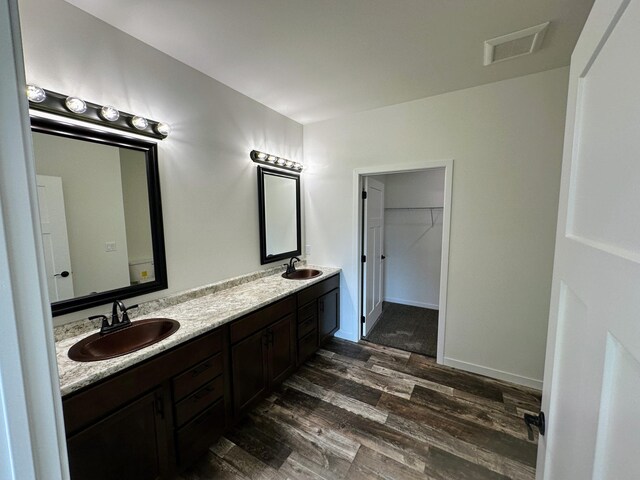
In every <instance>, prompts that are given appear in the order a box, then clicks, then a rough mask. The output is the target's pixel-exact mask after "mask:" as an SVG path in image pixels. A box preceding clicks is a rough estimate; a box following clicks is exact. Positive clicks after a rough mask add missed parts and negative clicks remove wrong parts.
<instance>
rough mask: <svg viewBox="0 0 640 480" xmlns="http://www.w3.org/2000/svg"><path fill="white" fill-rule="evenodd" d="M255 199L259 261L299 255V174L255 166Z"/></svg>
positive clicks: (263, 261)
mask: <svg viewBox="0 0 640 480" xmlns="http://www.w3.org/2000/svg"><path fill="white" fill-rule="evenodd" d="M258 201H259V218H260V262H261V263H262V264H263V265H264V264H265V263H271V262H277V261H278V260H282V259H287V258H289V257H293V256H295V255H300V252H301V245H300V244H301V235H300V176H299V175H295V174H292V173H285V172H281V171H278V170H272V169H269V168H264V167H258Z"/></svg>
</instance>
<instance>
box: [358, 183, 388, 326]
mask: <svg viewBox="0 0 640 480" xmlns="http://www.w3.org/2000/svg"><path fill="white" fill-rule="evenodd" d="M364 191H365V192H366V199H364V200H363V202H364V215H363V216H364V225H363V227H364V228H363V245H364V252H363V254H364V255H365V258H366V260H365V261H364V265H363V280H364V283H363V287H362V288H363V301H362V304H363V312H364V313H363V314H364V324H363V326H362V335H363V336H364V335H367V333H368V332H370V331H371V329H372V328H373V326H374V325H375V323H376V322H377V321H378V318H380V314H381V313H382V299H383V290H382V288H383V285H384V282H383V278H384V277H383V273H384V272H383V271H382V269H383V262H382V260H383V250H382V249H383V245H384V184H383V183H382V182H380V181H378V180H376V179H375V178H372V177H365V179H364ZM363 260H364V259H363Z"/></svg>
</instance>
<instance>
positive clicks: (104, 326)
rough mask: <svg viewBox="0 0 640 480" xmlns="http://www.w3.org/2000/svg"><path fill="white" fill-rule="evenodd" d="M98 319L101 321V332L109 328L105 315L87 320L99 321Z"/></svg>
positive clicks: (94, 316)
mask: <svg viewBox="0 0 640 480" xmlns="http://www.w3.org/2000/svg"><path fill="white" fill-rule="evenodd" d="M99 319H102V325H101V326H100V330H102V329H103V328H108V327H109V319H108V318H107V316H106V315H93V316H91V317H89V320H99Z"/></svg>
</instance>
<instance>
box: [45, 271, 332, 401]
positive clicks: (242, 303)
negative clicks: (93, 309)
mask: <svg viewBox="0 0 640 480" xmlns="http://www.w3.org/2000/svg"><path fill="white" fill-rule="evenodd" d="M308 268H317V269H318V270H321V271H322V272H323V273H322V275H320V276H318V277H315V278H312V279H309V280H287V279H284V278H282V276H281V273H282V271H281V269H280V270H278V271H277V273H272V274H269V275H266V276H263V277H260V276H259V275H256V274H250V275H247V276H244V277H238V278H236V279H232V280H231V281H228V282H219V283H218V284H215V285H216V287H218V288H215V289H213V290H216V291H214V292H213V293H208V292H210V291H211V290H212V289H211V286H205V287H202V288H201V289H193V290H190V291H188V292H183V293H182V294H178V295H174V296H173V297H174V298H177V299H178V300H179V299H180V298H186V300H185V301H178V303H175V304H173V305H169V306H165V305H163V303H171V302H163V301H162V299H161V300H159V301H154V302H149V303H150V304H152V305H156V306H159V308H158V309H156V310H153V309H152V308H149V306H147V307H146V308H145V306H144V305H141V308H140V311H141V312H142V314H140V315H137V316H136V317H135V318H133V320H134V321H135V320H142V319H145V318H171V319H174V320H177V321H178V322H180V329H179V330H178V331H177V332H176V333H174V334H173V335H171V336H170V337H168V338H166V339H164V340H162V341H160V342H158V343H156V344H154V345H150V346H148V347H145V348H143V349H141V350H138V351H136V352H132V353H129V354H127V355H123V356H121V357H116V358H112V359H109V360H102V361H98V362H76V361H74V360H71V359H70V358H69V357H68V356H67V352H68V350H69V348H70V347H71V346H72V345H73V344H74V343H76V342H77V341H79V340H81V339H83V338H84V337H86V336H87V335H89V333H96V332H97V331H98V328H99V326H96V328H94V329H93V330H91V331H90V332H87V331H86V329H85V330H84V331H83V332H82V333H81V334H75V335H73V336H67V337H66V338H60V339H59V340H57V341H56V357H57V361H58V373H59V376H60V393H61V394H62V395H63V396H64V395H68V394H70V393H72V392H74V391H76V390H78V389H80V388H82V387H85V386H87V385H90V384H92V383H94V382H96V381H98V380H101V379H103V378H105V377H108V376H109V375H112V374H114V373H116V372H118V371H120V370H124V369H125V368H128V367H131V366H132V365H135V364H136V363H139V362H141V361H143V360H146V359H147V358H150V357H152V356H154V355H157V354H158V353H160V352H162V351H164V350H167V349H170V348H172V347H175V346H176V345H178V344H180V343H183V342H186V341H187V340H189V339H191V338H194V337H196V336H198V335H201V334H203V333H205V332H207V331H209V330H213V329H214V328H217V327H219V326H221V325H224V324H225V323H228V322H230V321H232V320H235V319H237V318H240V317H242V316H244V315H246V314H248V313H250V312H252V311H255V310H257V309H259V308H261V307H263V306H265V305H268V304H270V303H273V302H274V301H276V300H279V299H281V298H284V297H286V296H288V295H291V294H292V293H294V292H297V291H299V290H302V289H304V288H306V287H308V286H309V285H313V284H314V283H318V282H320V281H322V280H325V279H327V278H328V277H331V276H333V275H335V274H337V273H339V272H340V269H339V268H334V267H320V266H308ZM256 276H257V277H258V278H255V277H256ZM243 279H245V280H246V279H248V281H243ZM199 292H200V293H202V295H200V296H198V293H199ZM132 312H133V310H132ZM85 327H86V325H85ZM70 331H71V332H74V331H73V330H72V329H71V330H70ZM74 333H75V332H74ZM57 336H58V337H59V335H57Z"/></svg>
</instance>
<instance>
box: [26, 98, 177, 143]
mask: <svg viewBox="0 0 640 480" xmlns="http://www.w3.org/2000/svg"><path fill="white" fill-rule="evenodd" d="M30 87H31V89H30V91H33V90H34V87H35V88H38V87H36V86H35V85H30ZM40 90H42V91H43V92H44V93H45V98H44V99H43V100H40V101H39V102H38V101H34V100H33V99H32V98H29V97H28V98H29V108H32V109H34V110H41V111H43V112H48V113H54V114H56V115H62V116H64V117H69V118H74V119H76V120H82V121H84V122H89V123H94V124H97V125H102V126H105V127H110V128H115V129H117V130H124V131H126V132H130V133H135V134H138V135H144V136H147V137H153V138H157V139H164V138H166V137H167V135H168V134H169V127H168V125H167V124H165V123H162V122H157V121H155V120H149V119H147V118H144V117H140V116H138V115H132V114H130V113H126V112H122V111H118V110H116V109H115V108H114V107H111V106H109V105H104V106H103V105H98V104H96V103H91V102H87V101H84V100H82V99H79V98H75V97H69V96H68V95H63V94H61V93H57V92H53V91H51V90H45V89H40ZM31 97H34V95H33V94H32V95H31ZM40 98H41V95H39V96H38V97H37V99H40ZM68 99H74V100H78V101H80V102H84V104H85V106H86V108H85V109H84V110H83V111H79V110H81V109H78V112H77V113H76V112H74V111H71V109H70V107H69V104H70V102H72V101H71V100H70V102H69V103H68V102H67V100H68ZM73 104H76V105H78V102H74V103H72V105H73ZM114 111H115V113H114ZM105 112H109V113H106V114H105ZM116 114H117V115H116ZM134 118H136V121H135V122H134V120H133V119H134ZM111 119H113V120H111ZM138 119H142V120H144V122H142V121H140V120H138ZM145 122H146V123H145ZM161 125H162V127H160V126H161ZM140 127H143V128H140ZM161 132H167V134H166V135H163V134H162V133H161Z"/></svg>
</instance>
